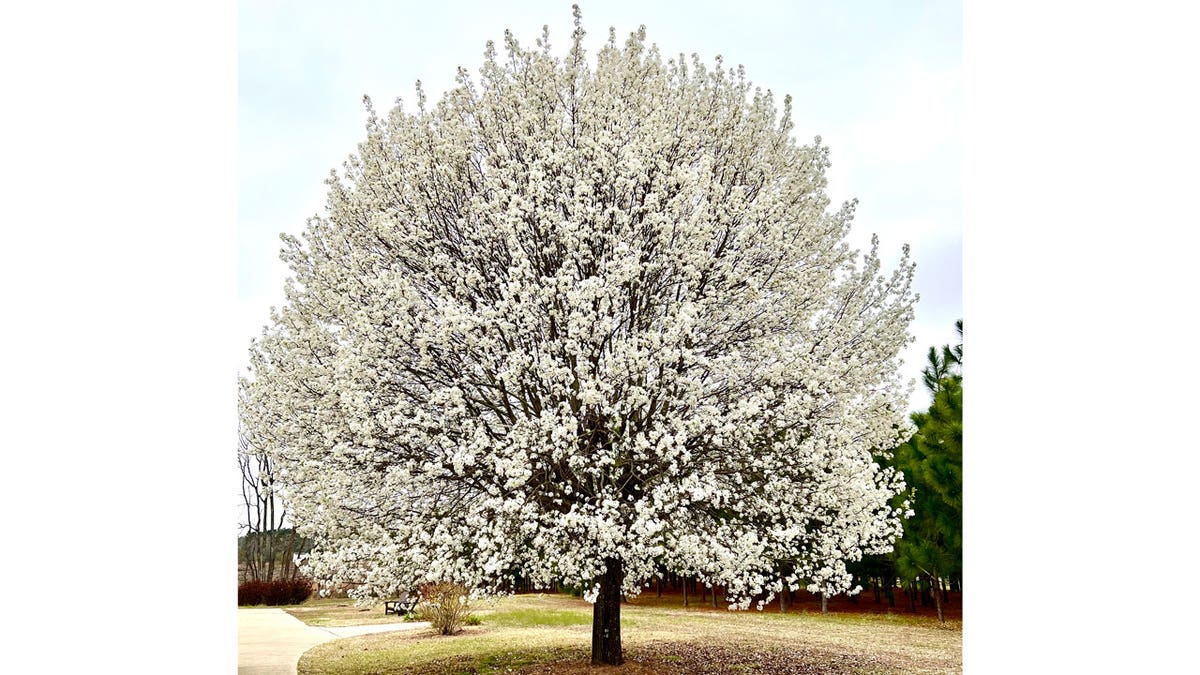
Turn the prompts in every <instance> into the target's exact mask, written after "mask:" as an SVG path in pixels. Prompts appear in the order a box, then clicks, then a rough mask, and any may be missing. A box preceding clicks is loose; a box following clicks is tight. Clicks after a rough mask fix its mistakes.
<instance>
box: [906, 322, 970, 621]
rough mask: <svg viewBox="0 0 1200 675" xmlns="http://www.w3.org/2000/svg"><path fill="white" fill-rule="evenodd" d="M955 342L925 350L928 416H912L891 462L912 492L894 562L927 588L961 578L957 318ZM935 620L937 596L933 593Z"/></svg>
mask: <svg viewBox="0 0 1200 675" xmlns="http://www.w3.org/2000/svg"><path fill="white" fill-rule="evenodd" d="M957 327H958V334H959V344H958V345H957V346H955V347H954V348H951V347H949V346H944V347H942V350H941V354H940V355H939V354H938V352H937V351H936V350H935V349H933V348H930V350H929V359H930V363H929V365H928V366H927V367H926V368H925V383H926V386H928V387H929V389H930V391H931V393H932V394H933V402H932V403H931V404H930V406H929V410H928V412H925V413H914V414H913V416H912V420H913V423H914V424H916V425H917V429H918V431H917V433H916V434H915V435H914V436H913V437H912V438H911V439H909V441H908V442H907V443H905V444H903V445H902V446H900V447H899V448H897V449H896V454H895V464H896V467H897V468H898V469H900V470H901V471H903V472H904V480H905V483H906V484H907V485H909V486H911V489H912V491H913V492H912V494H913V500H912V501H913V504H912V509H913V515H912V517H911V518H909V519H908V521H907V522H906V523H905V525H904V536H903V538H902V539H901V540H899V541H897V542H896V562H897V566H898V568H899V570H900V572H901V574H903V575H905V576H906V578H909V579H912V578H913V577H918V576H920V577H923V578H925V579H926V580H927V582H928V583H929V584H930V587H931V588H934V589H937V588H938V587H940V585H941V583H943V582H944V581H945V580H947V579H950V578H958V577H960V576H961V575H962V342H961V340H962V320H961V319H960V320H959V321H958V323H957ZM933 596H934V602H935V604H936V606H937V611H938V619H939V620H943V621H944V617H943V614H942V604H941V602H942V598H941V594H940V593H938V592H934V593H933Z"/></svg>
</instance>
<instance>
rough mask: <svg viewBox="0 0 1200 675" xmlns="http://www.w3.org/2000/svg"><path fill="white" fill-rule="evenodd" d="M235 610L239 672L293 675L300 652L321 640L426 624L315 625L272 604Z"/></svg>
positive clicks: (420, 622)
mask: <svg viewBox="0 0 1200 675" xmlns="http://www.w3.org/2000/svg"><path fill="white" fill-rule="evenodd" d="M237 612H238V674H239V675H296V662H297V661H299V660H300V655H301V654H303V653H304V652H306V651H308V650H309V649H311V648H313V647H315V646H317V645H319V644H321V643H322V642H328V641H330V640H336V639H337V638H343V637H351V636H354V635H366V634H368V633H387V632H391V631H398V630H415V629H418V628H428V627H429V622H427V621H412V622H407V623H376V624H369V625H365V626H341V627H328V628H317V627H316V626H309V625H307V624H305V623H304V622H303V621H301V620H300V619H297V618H296V617H294V616H292V615H291V614H288V613H287V612H285V611H283V610H282V609H277V608H274V607H271V608H264V609H259V608H255V609H238V611H237Z"/></svg>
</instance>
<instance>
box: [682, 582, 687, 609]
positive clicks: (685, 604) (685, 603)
mask: <svg viewBox="0 0 1200 675" xmlns="http://www.w3.org/2000/svg"><path fill="white" fill-rule="evenodd" d="M687 587H688V580H687V579H684V580H683V606H684V607H687V606H688V600H687Z"/></svg>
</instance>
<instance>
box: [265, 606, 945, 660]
mask: <svg viewBox="0 0 1200 675" xmlns="http://www.w3.org/2000/svg"><path fill="white" fill-rule="evenodd" d="M339 604H342V605H350V607H351V608H352V607H353V606H352V603H349V602H348V601H345V600H343V601H341V602H340V603H337V602H333V603H330V602H328V601H321V602H320V603H313V604H312V605H311V607H310V605H304V606H299V607H293V608H288V610H287V611H289V612H291V613H292V614H293V615H294V616H296V617H297V618H300V619H301V620H304V621H306V622H308V623H310V624H311V625H327V626H329V625H350V624H348V623H347V624H342V623H318V622H327V621H348V620H350V618H351V617H353V616H354V615H353V614H351V613H350V612H349V611H347V608H346V607H341V606H338V605H339ZM306 609H309V610H310V611H304V610H306ZM591 609H592V607H591V605H589V604H588V603H586V602H584V601H583V600H580V599H578V598H572V597H570V596H565V595H546V596H538V595H520V596H512V597H508V598H504V599H502V600H499V601H497V602H495V603H488V602H482V603H479V605H478V606H477V607H476V610H475V615H476V616H478V617H479V618H480V619H482V624H481V625H479V626H469V627H467V628H465V629H464V630H463V632H462V633H459V634H458V635H453V636H440V635H436V634H434V633H433V631H429V630H418V631H412V632H406V633H380V634H374V635H364V636H360V637H354V638H346V639H341V640H334V641H332V642H327V643H325V644H322V645H318V646H317V647H314V648H313V649H311V650H309V651H308V652H306V653H305V654H304V656H303V657H302V658H301V659H300V664H299V668H300V673H302V674H308V675H316V674H327V673H328V674H334V673H337V674H345V675H349V674H352V673H353V674H356V675H363V674H367V673H372V674H379V675H382V674H385V673H420V674H427V673H505V672H521V673H585V672H587V673H603V672H608V671H609V670H612V671H613V672H621V673H679V674H682V673H705V672H707V673H741V672H755V673H805V672H812V673H847V674H850V673H856V674H861V675H868V674H876V673H878V674H882V673H956V672H962V622H960V621H951V622H948V623H947V624H946V625H944V626H943V625H939V624H938V623H937V621H936V620H935V619H929V618H926V617H915V616H906V615H904V614H899V613H894V614H865V613H864V614H827V615H822V614H819V613H812V612H790V613H786V614H781V613H779V612H778V611H775V612H769V611H764V612H757V611H754V610H751V611H748V612H730V611H728V610H714V609H712V608H711V607H692V608H688V609H684V608H683V607H680V606H678V604H677V603H676V604H670V603H668V602H666V599H665V598H664V599H663V600H661V601H660V600H657V599H656V598H653V597H647V596H643V597H641V598H638V599H637V600H635V601H632V602H629V603H626V604H625V605H623V606H622V608H621V628H622V631H621V633H622V640H623V644H624V647H625V658H626V665H625V666H623V667H621V668H620V669H593V668H590V667H589V666H588V661H589V658H590V648H591V617H592V612H591ZM353 611H354V612H355V613H357V614H359V616H360V617H361V618H364V619H365V618H370V617H374V618H378V619H382V617H383V609H382V605H381V606H380V607H379V608H378V610H377V611H375V610H374V609H373V610H372V611H369V612H366V613H359V612H357V609H354V610H353ZM395 620H396V618H395V617H394V616H391V615H388V616H387V621H386V622H393V621H395ZM368 622H371V623H384V622H385V621H382V620H380V621H360V622H359V623H368Z"/></svg>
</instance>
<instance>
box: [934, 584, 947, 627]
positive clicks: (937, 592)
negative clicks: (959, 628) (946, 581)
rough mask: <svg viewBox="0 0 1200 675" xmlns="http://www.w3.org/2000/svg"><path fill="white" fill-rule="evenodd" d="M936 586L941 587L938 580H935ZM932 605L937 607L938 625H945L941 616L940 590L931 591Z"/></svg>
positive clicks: (944, 619) (944, 620)
mask: <svg viewBox="0 0 1200 675" xmlns="http://www.w3.org/2000/svg"><path fill="white" fill-rule="evenodd" d="M935 579H936V577H935ZM937 584H938V586H941V585H942V582H941V580H940V579H939V580H937ZM933 604H934V606H936V607H937V615H938V623H946V618H945V617H944V616H942V594H941V589H940V588H935V589H934V591H933Z"/></svg>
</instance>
